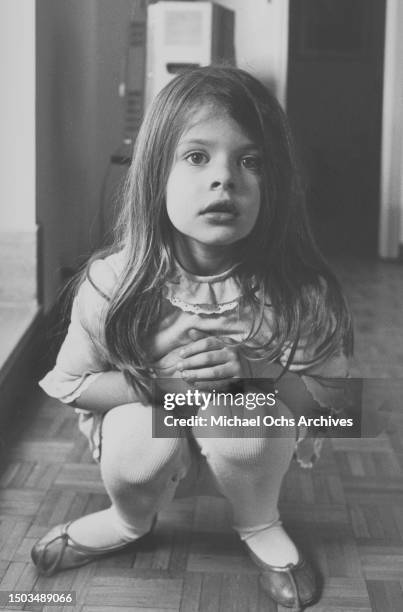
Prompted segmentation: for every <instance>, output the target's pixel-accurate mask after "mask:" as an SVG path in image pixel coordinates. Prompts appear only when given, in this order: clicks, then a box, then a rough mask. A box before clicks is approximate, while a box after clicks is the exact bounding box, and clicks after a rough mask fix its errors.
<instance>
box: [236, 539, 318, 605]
mask: <svg viewBox="0 0 403 612" xmlns="http://www.w3.org/2000/svg"><path fill="white" fill-rule="evenodd" d="M245 544H246V542H245ZM246 547H247V549H248V553H249V555H250V557H251V559H252V561H253V562H254V563H255V564H256V565H257V566H258V567H259V568H260V569H261V574H260V584H261V586H262V588H263V590H264V591H265V592H266V593H267V594H268V595H269V597H271V599H273V600H274V601H275V602H277V603H278V604H281V605H282V606H284V607H286V608H293V610H294V612H301V611H302V610H304V609H305V607H306V606H308V605H310V604H313V603H314V602H315V601H316V599H317V597H318V585H317V580H316V577H315V573H314V570H313V568H312V567H311V566H310V565H309V563H308V562H307V561H306V560H305V559H304V558H303V557H302V556H301V554H300V555H299V561H298V563H289V564H288V565H285V566H283V567H277V566H275V565H269V564H268V563H265V562H264V561H262V560H261V559H259V557H257V556H256V555H255V554H254V553H253V552H252V551H251V549H250V548H249V547H248V545H247V544H246Z"/></svg>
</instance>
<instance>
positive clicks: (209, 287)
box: [39, 253, 348, 467]
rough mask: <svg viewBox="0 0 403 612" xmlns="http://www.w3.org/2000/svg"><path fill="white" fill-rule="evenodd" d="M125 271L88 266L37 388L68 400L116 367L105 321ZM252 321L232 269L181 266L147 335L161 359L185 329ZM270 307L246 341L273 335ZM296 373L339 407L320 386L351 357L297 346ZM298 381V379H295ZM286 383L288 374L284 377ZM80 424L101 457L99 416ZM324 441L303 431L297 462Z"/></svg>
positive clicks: (116, 265)
mask: <svg viewBox="0 0 403 612" xmlns="http://www.w3.org/2000/svg"><path fill="white" fill-rule="evenodd" d="M122 269H123V255H122V253H115V254H113V255H110V256H108V257H106V258H105V259H100V260H96V261H95V262H94V263H93V264H92V266H91V269H90V273H89V278H90V280H89V279H87V280H85V281H84V282H83V283H82V285H81V286H80V288H79V290H78V293H77V296H76V297H75V299H74V302H73V308H72V314H71V322H70V326H69V328H68V332H67V336H66V338H65V340H64V342H63V345H62V347H61V349H60V352H59V354H58V357H57V360H56V364H55V366H54V368H53V369H52V370H51V371H50V372H49V373H48V374H46V376H45V377H44V378H43V379H42V380H41V381H40V383H39V384H40V386H41V387H42V389H44V391H45V392H46V393H47V394H48V395H50V396H51V397H54V398H57V399H59V400H60V401H62V402H64V403H67V404H73V403H74V401H75V400H76V399H77V398H78V397H79V396H80V395H81V394H82V393H83V391H85V390H86V389H87V388H88V387H89V386H90V385H91V384H93V383H94V382H95V381H96V379H97V377H98V376H100V375H101V374H102V373H103V372H105V371H108V370H111V369H114V368H113V367H112V365H111V363H110V362H109V361H108V353H107V350H106V347H105V339H104V331H103V321H104V316H105V312H106V309H107V306H108V296H110V295H111V294H112V292H113V290H114V287H115V286H116V283H117V281H118V279H119V276H120V274H121V273H122ZM253 319H254V313H253V305H251V304H250V303H249V302H248V301H247V300H245V299H244V297H243V295H242V290H241V286H240V284H239V283H238V281H237V279H236V278H235V276H234V268H232V269H230V270H227V271H226V272H224V273H221V274H217V275H214V276H196V275H194V274H191V273H189V272H187V271H186V270H184V269H183V268H182V267H181V266H180V265H179V264H176V268H175V270H174V272H173V273H172V275H171V277H170V279H169V280H168V281H167V282H166V286H165V289H164V295H163V304H162V309H161V319H160V321H159V323H158V326H157V329H156V332H155V334H154V335H153V337H151V338H150V345H149V348H150V354H151V357H152V360H153V361H154V362H158V361H159V360H160V359H161V358H163V357H164V356H165V355H167V354H168V353H173V355H174V354H175V351H176V350H177V351H178V352H179V350H180V348H181V347H182V346H184V345H186V344H188V343H189V341H190V339H189V335H188V334H189V330H191V329H195V330H198V331H200V332H202V333H204V334H208V335H214V336H223V337H226V338H230V339H232V340H236V341H241V340H244V339H245V338H246V337H247V336H248V335H249V333H250V329H251V325H252V321H253ZM272 326H273V311H272V308H271V306H270V304H269V303H267V306H266V307H265V310H264V317H263V322H262V325H261V326H260V328H259V330H258V332H257V333H256V335H255V336H254V337H253V339H252V340H251V341H249V343H248V344H249V345H250V346H254V347H259V346H261V345H262V344H263V343H264V342H265V341H267V338H269V337H270V335H271V329H272ZM289 351H290V349H289V348H287V349H286V350H285V351H284V352H283V355H282V356H281V359H280V360H279V362H280V363H277V364H276V363H268V362H267V361H264V360H263V361H255V360H253V361H249V370H250V373H249V377H250V378H275V377H277V376H278V375H279V373H280V372H281V369H282V365H281V364H283V365H284V364H285V363H286V361H287V358H288V356H289ZM290 371H291V372H294V373H297V374H298V377H299V379H300V380H301V381H303V383H304V386H305V388H306V389H307V390H308V391H309V393H310V394H311V396H312V397H313V398H314V400H315V402H316V405H319V406H320V407H322V408H324V409H326V410H328V411H329V413H332V412H337V410H338V408H337V404H338V403H339V402H340V397H339V396H340V393H339V392H337V391H336V392H335V391H334V390H332V389H331V388H329V386H328V385H325V384H323V380H324V379H325V378H328V377H329V378H332V377H335V378H344V377H346V376H347V373H348V361H347V358H346V357H345V355H344V354H343V351H342V350H341V349H340V351H339V352H337V353H335V354H333V355H332V357H331V358H329V359H326V360H319V361H315V357H314V351H313V349H312V348H311V349H310V350H309V351H308V350H307V349H306V345H305V346H304V342H303V340H302V341H301V344H300V345H299V347H298V349H297V351H296V353H295V355H294V358H293V363H292V365H291V367H290ZM294 378H295V376H294ZM282 384H283V386H284V384H285V385H286V384H287V378H286V377H285V378H284V380H283V383H282ZM76 412H77V413H78V415H79V427H80V429H81V431H82V432H83V433H84V434H85V435H86V436H87V438H88V440H89V442H90V445H91V448H92V451H93V456H94V458H95V459H96V460H99V457H100V428H101V423H102V416H101V415H97V414H93V413H92V412H89V411H86V410H81V409H76ZM320 446H321V441H320V439H319V438H310V437H309V436H307V430H306V429H304V428H301V429H300V431H299V436H298V440H297V445H296V451H297V452H296V455H297V458H298V460H299V462H300V464H301V465H302V466H304V467H310V466H311V465H312V463H313V461H314V460H315V459H316V457H317V456H319V452H320Z"/></svg>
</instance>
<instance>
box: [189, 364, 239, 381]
mask: <svg viewBox="0 0 403 612" xmlns="http://www.w3.org/2000/svg"><path fill="white" fill-rule="evenodd" d="M233 374H234V372H233V368H232V366H231V364H228V363H224V364H220V365H216V366H212V367H209V368H199V369H197V370H184V371H183V372H182V378H183V379H184V380H186V381H187V382H190V383H191V382H195V381H199V380H220V379H222V378H228V377H230V378H232V376H233Z"/></svg>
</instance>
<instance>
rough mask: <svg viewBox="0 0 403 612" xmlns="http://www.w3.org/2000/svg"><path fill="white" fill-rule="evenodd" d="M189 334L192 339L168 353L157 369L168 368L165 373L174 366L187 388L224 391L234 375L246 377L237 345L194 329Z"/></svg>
mask: <svg viewBox="0 0 403 612" xmlns="http://www.w3.org/2000/svg"><path fill="white" fill-rule="evenodd" d="M188 335H189V338H190V340H191V342H189V344H187V345H185V346H183V347H181V348H180V349H179V350H178V349H176V350H175V351H173V352H172V353H168V355H166V356H165V357H164V358H163V359H161V360H160V361H159V362H158V364H156V366H157V368H156V369H157V370H158V369H159V368H161V370H162V371H164V370H165V376H166V375H167V373H168V371H167V368H168V366H169V365H171V368H170V372H169V374H170V375H171V377H172V378H176V380H178V378H181V379H182V380H183V381H184V383H186V386H187V387H188V388H189V387H194V388H196V389H201V390H212V389H213V388H214V389H216V390H222V389H225V388H226V387H227V386H228V385H229V384H230V383H231V382H234V378H241V377H243V376H245V374H244V373H243V371H242V365H241V361H240V358H239V355H238V351H237V349H236V348H235V347H232V346H230V345H227V344H225V343H224V342H223V340H221V339H220V338H219V337H215V336H205V335H204V334H202V332H199V331H197V330H195V329H191V330H189V332H188ZM160 386H161V385H160Z"/></svg>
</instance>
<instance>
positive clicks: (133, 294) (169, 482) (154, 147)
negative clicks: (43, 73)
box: [32, 67, 350, 609]
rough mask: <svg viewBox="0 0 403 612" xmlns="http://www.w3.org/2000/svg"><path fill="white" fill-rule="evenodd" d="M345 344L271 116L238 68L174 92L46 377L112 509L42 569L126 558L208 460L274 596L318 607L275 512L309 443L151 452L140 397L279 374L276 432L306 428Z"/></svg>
mask: <svg viewBox="0 0 403 612" xmlns="http://www.w3.org/2000/svg"><path fill="white" fill-rule="evenodd" d="M349 341H350V318H349V314H348V311H347V308H346V306H345V302H344V299H343V296H342V294H341V291H340V288H339V285H338V283H337V281H336V280H335V278H334V276H333V274H332V273H331V271H330V270H329V268H328V267H327V265H326V263H325V262H324V260H323V259H322V257H321V255H320V254H319V252H318V250H317V248H316V246H315V244H314V242H313V239H312V236H311V232H310V229H309V226H308V223H307V220H306V215H305V209H304V203H303V194H302V192H301V188H300V185H299V181H298V175H297V172H296V167H295V162H294V156H293V149H292V145H291V138H290V134H289V129H288V125H287V121H286V118H285V116H284V113H283V112H282V110H281V108H280V106H279V104H278V103H277V101H276V100H275V98H274V97H273V96H272V95H271V94H270V93H269V92H268V91H267V90H266V89H265V88H264V87H263V85H262V84H261V83H260V82H258V81H257V80H256V79H255V78H253V77H252V76H250V75H249V74H247V73H246V72H243V71H241V70H239V69H236V68H228V67H225V68H224V67H207V68H200V69H196V70H193V71H190V72H188V73H186V74H182V75H180V76H178V77H176V78H175V79H174V80H172V81H171V82H170V83H169V84H168V85H167V86H166V87H165V88H164V89H163V90H162V91H161V93H160V94H159V95H158V96H157V98H156V99H155V101H154V102H153V104H152V105H151V108H150V110H149V112H148V114H147V116H146V118H145V120H144V123H143V126H142V128H141V131H140V134H139V136H138V139H137V142H136V145H135V150H134V155H133V162H132V165H131V168H130V171H129V174H128V180H127V188H126V193H125V202H124V206H123V211H122V216H121V219H120V222H119V224H118V227H117V230H116V240H115V243H114V246H113V248H112V249H110V251H109V252H108V253H103V254H101V255H100V254H98V255H96V256H95V257H94V258H93V259H92V260H91V262H90V263H89V264H88V266H87V270H86V274H85V276H84V277H83V279H82V281H81V283H80V284H79V286H78V289H77V291H76V294H75V298H74V302H73V308H72V315H71V324H70V327H69V330H68V333H67V336H66V339H65V341H64V344H63V346H62V348H61V350H60V353H59V356H58V358H57V362H56V365H55V367H54V369H53V370H52V371H51V372H49V373H48V374H47V375H46V376H45V378H44V379H43V380H42V381H41V383H40V384H41V386H42V387H43V389H44V390H45V391H46V392H47V393H48V394H49V395H51V396H52V397H56V398H58V399H60V400H61V401H62V402H65V403H67V404H70V405H72V406H74V407H75V409H76V411H77V413H78V414H79V426H80V429H81V430H82V431H83V432H84V433H85V434H86V435H87V437H88V439H89V441H90V444H91V447H92V449H93V453H94V457H95V459H96V460H97V461H99V462H100V467H101V474H102V479H103V482H104V484H105V488H106V491H107V493H108V495H109V497H110V500H111V506H110V507H109V508H108V509H106V510H102V511H100V512H95V513H93V514H90V515H87V516H84V517H82V518H79V519H78V520H75V521H72V522H70V523H68V524H67V525H59V526H56V527H54V528H53V529H52V530H51V531H50V532H49V533H48V534H47V535H46V536H45V537H44V538H42V539H41V540H40V541H39V542H38V543H37V544H36V545H35V546H34V548H33V551H32V558H33V560H34V563H35V564H36V565H37V567H38V569H39V570H40V571H42V572H44V573H47V574H51V573H53V572H56V571H58V570H63V569H67V568H72V567H77V566H79V565H83V564H84V563H88V562H89V561H91V560H93V559H97V558H99V557H100V556H102V555H104V554H110V553H111V552H113V551H115V550H120V549H122V548H124V547H126V546H128V545H132V544H133V542H134V541H136V540H138V539H139V538H141V537H142V536H144V535H145V534H147V533H148V532H150V530H151V529H152V527H153V524H154V522H155V520H156V517H157V515H158V512H159V511H160V509H161V508H163V507H165V506H166V504H168V503H169V502H170V501H171V500H172V499H173V497H174V496H175V492H176V490H177V487H178V485H179V487H180V483H181V481H183V480H184V479H186V478H187V477H188V476H189V474H190V473H191V471H192V465H194V463H195V462H197V461H198V460H200V459H203V462H204V463H205V465H207V469H208V470H209V472H210V474H211V477H212V478H213V479H214V482H215V484H216V487H217V489H218V490H219V491H220V493H221V494H222V495H224V496H225V497H226V499H227V500H228V502H229V503H230V505H231V508H232V511H233V528H234V529H235V531H236V532H237V533H238V534H239V536H240V538H241V539H242V540H243V541H244V542H245V545H246V547H247V550H248V552H249V554H250V556H251V558H252V560H253V561H254V562H255V563H256V564H257V565H258V566H259V568H260V569H261V573H262V574H261V575H262V580H261V582H262V585H263V587H264V588H265V590H266V591H267V592H268V594H269V595H270V596H271V597H272V598H273V599H274V600H275V601H277V602H278V603H280V604H282V605H284V606H288V607H294V608H297V609H301V608H302V607H303V606H305V605H307V604H309V603H312V602H313V601H314V600H315V598H316V597H317V596H318V593H317V585H316V581H315V575H314V572H313V570H312V569H311V567H310V565H309V564H308V562H307V561H306V560H305V559H304V556H303V554H302V553H301V552H300V551H299V550H298V549H297V548H296V546H295V544H294V543H293V541H292V540H291V539H290V537H289V535H288V534H287V532H286V531H285V529H284V528H283V526H282V523H281V519H280V516H279V512H278V498H279V492H280V488H281V483H282V480H283V477H284V475H285V473H286V472H287V469H288V467H289V464H290V461H291V459H292V457H293V455H294V454H296V456H297V459H298V460H299V461H300V463H302V464H303V465H304V466H308V465H311V463H312V461H313V457H315V456H316V455H318V453H319V443H318V440H317V439H316V440H315V441H314V442H313V444H312V445H309V442H308V441H307V438H305V439H303V438H304V433H303V432H301V431H299V430H298V428H297V427H288V428H287V431H288V433H289V435H284V431H282V428H281V427H278V428H276V429H275V433H274V435H273V436H271V437H268V436H264V435H256V436H255V437H238V438H237V437H230V436H228V437H225V436H224V435H223V436H222V437H215V436H207V437H206V436H205V435H204V431H203V428H201V427H198V426H195V427H194V428H193V429H192V430H190V432H189V433H188V435H187V436H182V435H181V432H180V430H179V428H175V427H173V428H172V435H171V436H170V437H156V436H155V437H153V430H152V411H153V409H152V407H151V405H152V404H153V402H154V400H156V398H153V397H150V394H151V393H152V389H155V388H158V389H159V394H160V395H161V394H163V393H164V390H166V388H167V387H168V386H169V385H168V382H169V381H170V379H171V378H175V379H176V382H177V384H178V385H179V386H181V388H182V389H183V390H186V389H192V390H196V389H199V390H204V391H206V392H208V391H211V390H226V389H227V388H228V385H230V384H231V383H232V382H233V381H234V379H237V378H238V379H247V380H248V381H249V382H248V384H249V385H250V384H251V383H250V381H251V380H253V379H262V378H268V377H271V378H272V377H278V376H279V375H280V374H281V373H284V372H286V375H285V376H283V377H282V378H281V379H280V382H279V388H281V392H280V394H279V396H278V399H277V402H276V406H275V414H276V415H277V416H282V417H284V418H285V419H291V418H292V417H293V416H294V417H295V416H296V415H298V414H304V412H305V411H307V412H309V411H310V410H311V409H312V406H315V405H316V406H317V405H318V404H315V400H317V401H318V402H319V404H320V406H321V410H322V411H323V410H327V411H328V414H329V415H331V414H333V413H334V412H336V411H337V408H336V407H335V406H334V405H333V404H332V395H331V393H330V392H329V396H327V391H326V387H324V386H323V385H321V380H323V377H342V376H346V374H347V369H346V368H347V366H346V363H347V360H346V355H347V354H348V353H349ZM164 381H165V382H166V383H167V387H165V383H164ZM287 381H290V387H291V386H292V387H293V388H292V389H291V388H290V389H288V388H287V384H288V383H287ZM295 381H297V384H296V383H295ZM151 382H153V384H151ZM154 383H155V384H154ZM291 383H292V384H291ZM252 386H253V385H252ZM178 388H179V387H178ZM209 410H210V412H212V411H213V408H211V407H210V408H209ZM214 410H216V411H217V414H218V413H219V412H220V410H219V409H218V408H217V407H215V408H214ZM223 411H224V412H225V409H223ZM224 412H222V411H221V412H220V413H221V414H224Z"/></svg>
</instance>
